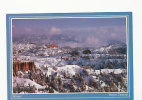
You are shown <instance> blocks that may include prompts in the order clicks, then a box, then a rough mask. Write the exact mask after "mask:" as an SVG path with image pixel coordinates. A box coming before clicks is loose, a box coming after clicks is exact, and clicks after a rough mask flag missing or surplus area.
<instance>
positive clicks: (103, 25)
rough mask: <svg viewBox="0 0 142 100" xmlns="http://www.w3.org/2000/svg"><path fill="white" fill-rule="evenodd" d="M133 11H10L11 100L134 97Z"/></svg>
mask: <svg viewBox="0 0 142 100" xmlns="http://www.w3.org/2000/svg"><path fill="white" fill-rule="evenodd" d="M132 43H133V40H132V13H131V12H97V13H46V14H7V69H8V73H7V77H8V78H7V79H8V100H44V99H46V100H52V99H53V100H68V99H69V100H133V44H132Z"/></svg>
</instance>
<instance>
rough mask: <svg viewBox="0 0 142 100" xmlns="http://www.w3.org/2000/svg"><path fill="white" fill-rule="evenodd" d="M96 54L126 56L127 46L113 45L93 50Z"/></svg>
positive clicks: (121, 44) (122, 44)
mask: <svg viewBox="0 0 142 100" xmlns="http://www.w3.org/2000/svg"><path fill="white" fill-rule="evenodd" d="M95 52H96V53H109V54H126V53H127V46H126V44H124V43H114V44H109V45H107V46H103V47H101V48H98V49H96V50H95Z"/></svg>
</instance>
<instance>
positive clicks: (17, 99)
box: [6, 12, 134, 100]
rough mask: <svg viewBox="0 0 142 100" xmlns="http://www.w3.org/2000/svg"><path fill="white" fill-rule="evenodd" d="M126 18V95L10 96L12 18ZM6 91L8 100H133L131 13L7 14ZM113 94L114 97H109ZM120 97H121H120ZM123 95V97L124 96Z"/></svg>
mask: <svg viewBox="0 0 142 100" xmlns="http://www.w3.org/2000/svg"><path fill="white" fill-rule="evenodd" d="M121 16H124V17H126V18H127V40H128V41H129V42H128V70H129V71H128V81H129V82H128V86H129V87H130V88H129V89H128V93H76V94H74V93H70V94H12V74H11V73H12V71H11V68H12V55H11V54H12V50H11V47H12V46H11V19H12V18H62V17H121ZM6 28H7V90H8V100H45V99H46V100H68V99H69V100H133V98H134V97H133V91H134V90H133V35H132V31H133V30H132V12H96V13H47V14H45V13H44V14H43V13H39V14H35V13H32V14H7V16H6ZM109 94H114V95H115V96H110V95H109ZM120 95H121V96H120ZM122 95H123V96H122ZM124 95H125V96H124Z"/></svg>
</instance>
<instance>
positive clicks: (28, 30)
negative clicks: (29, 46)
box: [24, 27, 32, 33]
mask: <svg viewBox="0 0 142 100" xmlns="http://www.w3.org/2000/svg"><path fill="white" fill-rule="evenodd" d="M24 30H25V31H26V32H28V33H30V32H32V29H31V28H29V27H25V28H24Z"/></svg>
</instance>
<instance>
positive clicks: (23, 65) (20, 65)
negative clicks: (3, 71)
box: [13, 62, 36, 76]
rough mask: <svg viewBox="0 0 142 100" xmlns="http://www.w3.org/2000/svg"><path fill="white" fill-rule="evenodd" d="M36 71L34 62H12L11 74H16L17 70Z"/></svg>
mask: <svg viewBox="0 0 142 100" xmlns="http://www.w3.org/2000/svg"><path fill="white" fill-rule="evenodd" d="M29 70H30V71H36V66H35V64H34V62H13V75H14V76H16V75H17V72H18V71H22V72H25V71H29Z"/></svg>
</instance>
